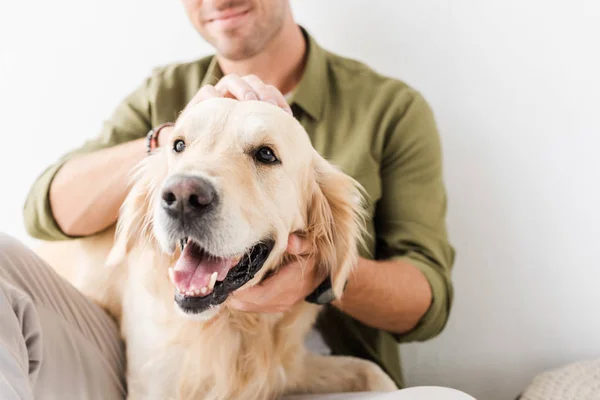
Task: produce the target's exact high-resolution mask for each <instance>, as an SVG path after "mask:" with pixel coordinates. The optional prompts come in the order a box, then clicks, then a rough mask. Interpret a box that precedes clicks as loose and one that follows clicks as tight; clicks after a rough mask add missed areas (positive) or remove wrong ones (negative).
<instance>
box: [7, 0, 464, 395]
mask: <svg viewBox="0 0 600 400" xmlns="http://www.w3.org/2000/svg"><path fill="white" fill-rule="evenodd" d="M183 4H184V6H185V9H186V12H187V15H188V17H189V19H190V21H191V23H192V24H193V25H194V27H195V28H196V29H197V30H198V32H199V33H200V34H201V35H202V36H203V37H204V38H205V39H206V40H207V41H208V42H209V43H211V44H212V45H213V46H214V47H215V49H216V55H215V56H214V57H213V56H211V57H206V58H202V59H200V60H197V61H194V62H190V63H183V64H174V65H169V66H167V67H164V68H160V69H157V70H156V71H155V72H154V73H153V74H152V76H150V77H149V78H148V79H147V80H145V81H144V82H143V83H142V84H141V85H140V86H139V87H138V88H137V89H136V90H135V91H134V92H133V93H131V94H130V95H129V96H127V98H126V99H124V101H123V102H122V103H121V104H120V105H119V106H118V107H117V109H116V110H115V112H114V114H113V115H112V117H111V118H110V119H109V120H108V121H107V122H106V123H105V125H104V127H103V129H102V131H101V132H100V135H99V136H98V138H97V139H94V140H91V141H89V142H87V143H86V144H85V145H84V146H82V147H81V148H79V149H77V150H75V151H73V152H71V153H69V154H67V155H65V156H64V157H62V158H61V159H60V160H59V161H58V162H57V163H56V164H55V165H53V166H51V167H49V168H48V169H47V170H46V171H45V172H44V173H43V174H41V175H40V177H39V178H38V179H37V181H36V182H35V184H34V185H33V187H32V189H31V192H30V194H29V196H28V198H27V201H26V204H25V209H24V215H25V222H26V226H27V229H28V231H29V233H30V234H31V235H32V236H34V237H36V238H39V239H44V240H66V239H70V238H76V237H82V236H86V235H92V234H94V233H97V232H100V231H102V230H103V229H105V228H107V227H109V226H111V225H112V224H114V223H115V221H116V219H117V214H118V209H119V207H120V205H121V203H122V202H123V200H124V198H125V196H126V193H127V189H128V184H127V178H128V174H129V172H130V171H131V169H132V167H133V166H134V165H135V164H136V163H137V162H139V161H140V160H141V159H142V158H143V157H145V155H146V139H145V138H146V135H147V133H148V132H149V131H150V130H151V129H153V128H157V127H159V126H161V125H162V124H163V123H165V122H172V121H174V120H176V119H177V117H178V115H179V114H180V113H181V112H182V110H184V109H185V107H186V106H189V105H190V104H195V103H196V102H199V101H203V100H205V99H207V98H210V97H220V96H228V97H234V98H237V99H239V100H240V101H244V100H262V101H268V102H271V103H273V104H275V105H278V106H280V107H282V108H283V109H285V110H286V111H288V112H290V113H293V115H294V116H295V117H296V118H297V119H298V120H299V121H300V123H301V124H302V125H303V126H304V128H305V129H306V131H307V132H308V134H309V135H310V138H311V140H312V143H313V145H314V146H315V148H316V149H317V150H318V151H319V152H320V153H321V154H322V155H323V156H324V157H326V158H327V159H329V160H331V161H332V162H333V163H334V164H336V165H338V166H340V167H341V168H342V170H344V171H345V172H346V173H348V174H350V175H352V176H353V177H354V178H356V179H357V180H358V181H359V182H360V183H361V184H362V185H363V186H364V187H365V189H366V191H367V193H368V211H369V215H370V218H369V219H368V221H367V230H368V232H369V234H370V237H369V238H367V246H366V247H367V248H366V249H362V248H361V256H362V257H361V259H360V261H359V264H358V267H357V270H356V272H355V273H354V274H353V275H352V276H351V278H350V280H349V281H348V284H347V287H346V289H345V292H344V301H343V303H340V302H338V301H337V300H336V299H334V300H332V301H330V302H329V303H328V304H327V305H326V306H325V310H324V312H323V313H322V315H321V316H320V318H319V320H318V323H317V327H316V330H315V333H316V334H315V336H314V339H315V342H314V344H312V348H313V350H314V351H325V352H331V353H334V354H343V355H353V356H357V357H362V358H366V359H370V360H373V361H374V362H376V363H378V364H379V365H380V366H381V367H382V368H383V369H384V370H385V371H386V372H387V373H388V374H389V375H390V376H391V377H392V378H393V379H394V380H395V381H396V383H397V384H398V386H399V387H402V386H403V384H404V383H403V380H402V372H401V368H400V362H399V358H398V357H399V356H398V350H397V343H401V342H408V341H416V340H427V339H429V338H431V337H433V336H435V335H437V334H439V333H440V332H441V331H442V329H443V328H444V326H445V324H446V322H447V319H448V315H449V311H450V307H451V302H452V284H451V279H450V271H451V267H452V264H453V261H454V251H453V249H452V247H451V246H450V244H449V243H448V239H447V233H446V227H445V221H444V219H445V213H446V196H445V190H444V186H443V182H442V166H441V154H440V153H441V151H440V143H439V137H438V133H437V130H436V126H435V122H434V119H433V116H432V113H431V111H430V109H429V107H428V105H427V103H426V102H425V100H424V99H423V98H422V97H421V96H420V95H419V93H417V92H416V91H414V90H413V89H411V88H409V87H408V86H407V85H405V84H403V83H402V82H400V81H397V80H394V79H391V78H387V77H384V76H381V75H379V74H377V73H376V72H374V71H373V70H371V69H370V68H368V67H367V66H365V65H363V64H360V63H358V62H355V61H352V60H349V59H345V58H342V57H340V56H337V55H334V54H332V53H329V52H327V51H326V50H324V49H322V48H321V47H320V46H319V45H318V44H317V42H316V41H315V40H314V39H313V38H312V37H311V36H310V35H309V34H308V33H307V32H306V31H305V30H304V29H302V28H301V27H299V26H298V25H297V24H296V23H295V22H294V19H293V16H292V13H291V9H290V4H289V1H287V0H239V1H233V2H232V1H219V0H215V1H202V0H183ZM213 85H214V86H213ZM282 94H284V95H285V96H286V98H287V102H286V100H285V99H284V97H283V95H282ZM288 103H289V104H290V105H291V106H288V105H287V104H288ZM161 128H162V129H161V130H160V134H159V135H158V145H159V146H160V145H161V144H162V143H164V142H165V141H166V139H165V138H167V137H168V135H169V129H170V128H169V127H162V126H161ZM7 240H8V239H7ZM9 242H10V241H9ZM11 243H12V242H11ZM5 247H8V248H10V249H11V251H12V252H13V253H14V252H19V254H21V256H22V252H24V249H22V248H20V247H19V245H18V244H14V243H12V244H8V245H5ZM307 250H309V249H308V248H307V244H306V243H303V242H302V240H301V239H300V238H299V237H297V236H290V242H289V247H288V251H289V252H291V253H295V254H304V253H305V252H307ZM7 254H8V253H7ZM8 257H9V259H8V260H6V259H5V260H4V264H3V265H2V267H3V268H4V267H5V265H14V264H15V263H14V261H11V259H10V255H9V256H8ZM25 259H27V260H29V261H30V262H31V263H35V264H36V265H37V264H39V262H38V261H39V260H35V261H34V260H32V259H30V258H28V257H25ZM22 260H23V258H22V257H21V264H22V263H23V261H22ZM0 261H2V260H0ZM307 261H308V262H307V263H306V266H305V267H304V270H302V267H301V264H300V262H299V263H292V264H289V265H286V266H285V267H284V268H282V269H281V270H280V272H279V273H278V274H277V275H275V276H273V277H272V278H270V279H269V280H267V281H266V282H265V283H264V284H263V285H260V286H259V287H256V288H252V289H250V290H247V291H245V292H242V293H236V294H235V296H234V297H233V298H232V299H231V304H232V305H234V306H235V307H238V308H240V309H243V310H247V311H253V312H273V311H281V310H285V309H287V308H289V307H291V306H292V305H293V304H295V303H297V302H299V301H306V300H305V298H306V297H307V296H309V295H311V293H314V292H315V290H316V289H317V288H320V289H322V288H325V289H327V287H326V282H321V281H320V280H319V279H318V278H317V277H316V275H315V274H314V273H312V272H314V270H315V268H314V267H315V266H314V265H312V264H311V263H310V260H307ZM38 267H39V266H38ZM38 267H36V268H38ZM44 267H45V266H42V267H39V268H44ZM14 268H16V267H13V270H14ZM12 274H13V275H12V277H13V278H11V271H9V272H8V275H9V278H5V279H8V280H9V282H10V283H11V285H12V287H13V289H14V287H16V290H17V292H18V289H19V285H22V284H23V282H22V280H21V281H18V282H16V283H15V279H14V271H12ZM0 277H1V276H0ZM10 279H13V280H12V281H11V280H10ZM53 281H54V279H53ZM56 281H57V282H58V280H56ZM299 282H301V286H302V288H303V291H302V292H301V293H299V292H298V290H297V287H298V283H299ZM54 284H56V285H60V284H61V283H53V285H54ZM25 292H27V293H31V291H28V290H25ZM69 294H70V295H71V293H70V292H69ZM15 296H16V297H18V295H15ZM77 301H81V299H78V300H77ZM35 303H36V302H35V301H33V304H34V305H35ZM58 314H60V312H58ZM78 318H85V317H84V316H81V315H78V316H77V317H76V319H78ZM88 318H99V319H102V318H103V317H100V316H98V315H97V310H94V312H92V313H91V314H90V316H89V317H88ZM111 329H112V328H111ZM42 330H43V327H42ZM105 330H106V329H105ZM93 339H94V340H95V341H96V342H97V343H100V344H102V339H97V338H96V337H95V336H94V338H93ZM311 343H312V342H311ZM71 350H72V351H77V349H74V350H73V349H71ZM96 353H98V352H95V353H94V354H96ZM113 353H114V354H113ZM117 353H118V352H117V351H116V350H115V349H114V348H111V351H110V352H109V354H108V355H106V354H105V356H106V357H107V358H106V359H105V360H103V363H104V364H106V365H104V367H106V368H108V370H109V372H110V371H112V372H110V373H109V374H108V375H111V374H112V375H111V376H112V377H109V378H106V379H107V385H108V386H110V385H113V386H115V387H117V388H116V389H113V390H114V391H113V393H118V392H119V391H121V390H122V388H120V387H119V385H122V382H120V381H119V379H116V378H115V376H118V375H119V373H121V372H122V370H121V368H122V365H121V364H120V363H122V358H121V357H122V356H121V355H119V354H117ZM79 361H81V360H79ZM86 362H87V361H86ZM111 363H112V364H111ZM84 364H85V363H84ZM115 364H118V366H117V367H115V366H114V365H115ZM107 365H108V366H107ZM30 367H31V366H30ZM82 368H83V367H82ZM90 368H91V367H90ZM113 372H114V373H113ZM74 373H77V372H74ZM30 375H31V374H30ZM84 375H85V374H84ZM38 379H39V377H38ZM81 379H83V380H85V379H92V378H91V377H87V376H83V377H82V378H81ZM90 387H94V385H93V384H90ZM105 387H107V386H106V385H105ZM88 394H89V393H88Z"/></svg>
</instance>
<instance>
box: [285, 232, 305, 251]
mask: <svg viewBox="0 0 600 400" xmlns="http://www.w3.org/2000/svg"><path fill="white" fill-rule="evenodd" d="M310 251H311V245H310V242H309V241H308V239H306V238H303V237H301V236H299V235H297V234H295V233H292V234H291V235H290V236H289V237H288V246H287V252H288V253H289V254H292V255H294V256H300V255H306V254H310Z"/></svg>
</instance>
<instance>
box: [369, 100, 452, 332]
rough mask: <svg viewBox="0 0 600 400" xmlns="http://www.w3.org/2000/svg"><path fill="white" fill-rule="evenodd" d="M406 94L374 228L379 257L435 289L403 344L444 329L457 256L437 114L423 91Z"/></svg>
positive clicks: (390, 138) (387, 147)
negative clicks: (414, 271)
mask: <svg viewBox="0 0 600 400" xmlns="http://www.w3.org/2000/svg"><path fill="white" fill-rule="evenodd" d="M403 92H404V93H403V95H402V96H400V97H401V98H402V104H401V105H400V107H399V108H400V110H402V112H401V115H400V116H399V118H397V121H395V122H394V123H393V124H390V126H391V127H392V128H391V129H390V130H389V132H388V134H387V135H386V138H385V143H384V147H383V154H382V164H381V179H382V182H381V187H382V196H381V198H380V200H379V202H378V205H377V209H376V217H375V226H376V230H377V234H376V240H377V247H376V248H377V254H378V257H377V258H379V259H397V260H404V261H406V262H407V263H410V264H411V265H413V266H415V267H416V268H418V269H419V270H420V271H421V272H422V273H423V275H424V276H425V278H426V279H427V281H428V282H429V285H430V287H431V291H432V303H431V305H430V307H429V309H428V310H427V312H426V313H425V315H424V316H423V317H422V319H421V320H420V322H419V323H418V325H417V326H416V327H415V328H414V329H413V330H412V331H410V332H407V333H405V334H402V335H397V334H394V337H395V338H396V340H397V341H398V342H410V341H423V340H427V339H430V338H432V337H434V336H436V335H437V334H439V333H440V332H441V331H442V330H443V329H444V327H445V325H446V322H447V320H448V317H449V313H450V308H451V304H452V299H453V286H452V282H451V276H450V275H451V268H452V264H453V262H454V256H455V252H454V249H453V247H452V246H451V245H450V243H449V241H448V235H447V231H446V222H445V218H446V209H447V199H446V192H445V188H444V184H443V179H442V178H443V177H442V156H441V144H440V138H439V134H438V130H437V127H436V124H435V121H434V116H433V113H432V111H431V109H430V107H429V106H428V104H427V103H426V101H425V99H424V98H423V97H422V96H421V95H420V94H419V93H417V92H415V91H414V90H406V91H403ZM407 92H408V93H407Z"/></svg>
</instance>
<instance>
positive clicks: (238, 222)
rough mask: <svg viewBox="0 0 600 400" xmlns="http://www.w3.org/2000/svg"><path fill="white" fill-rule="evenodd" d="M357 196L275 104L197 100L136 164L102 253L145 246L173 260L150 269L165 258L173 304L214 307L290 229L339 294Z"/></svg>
mask: <svg viewBox="0 0 600 400" xmlns="http://www.w3.org/2000/svg"><path fill="white" fill-rule="evenodd" d="M361 194H362V193H361V190H360V186H359V185H358V184H357V182H356V181H354V180H353V179H352V178H350V177H349V176H347V175H345V174H344V173H342V172H340V171H339V170H338V169H336V168H335V167H333V166H332V165H331V164H330V163H329V162H327V161H326V160H324V159H323V158H322V157H321V156H320V155H319V154H318V153H317V152H316V151H315V150H314V148H313V147H312V145H311V143H310V140H309V138H308V136H307V134H306V132H305V131H304V129H303V128H302V126H301V125H300V124H299V123H298V122H297V121H296V120H295V119H294V118H293V117H291V116H290V115H288V114H287V113H285V112H284V111H283V110H281V109H279V108H277V107H274V106H272V105H270V104H267V103H264V102H258V101H250V102H239V101H236V100H231V99H215V100H209V101H205V102H202V103H200V104H199V105H197V106H195V107H193V108H192V109H190V110H188V111H186V113H185V114H184V115H182V117H181V118H180V120H179V121H178V123H177V125H176V127H175V129H174V131H173V134H172V137H171V139H170V143H169V144H168V145H167V146H163V148H162V149H160V150H159V151H157V152H156V153H155V154H153V155H152V156H150V157H148V158H147V159H146V160H144V162H143V163H142V164H141V165H140V168H139V170H138V171H137V174H136V175H135V180H134V181H133V186H132V188H131V191H130V193H129V195H128V197H127V199H126V200H125V203H124V205H123V207H122V209H121V214H120V217H119V223H118V230H117V236H116V241H115V246H114V248H113V252H112V255H111V257H112V259H113V260H114V259H115V258H120V257H123V256H124V255H125V254H127V253H128V252H129V251H130V250H131V249H132V248H133V247H134V246H139V245H143V244H144V243H146V244H147V243H149V244H150V245H151V246H154V247H155V249H154V251H161V252H165V253H167V254H171V255H172V256H173V258H174V260H175V261H174V265H172V266H161V268H164V270H162V271H161V272H162V274H163V276H164V277H166V276H167V267H172V268H169V269H168V276H169V278H170V281H171V283H172V284H173V286H174V292H175V295H174V296H175V302H176V303H177V305H178V307H179V308H180V309H181V310H182V311H184V312H185V313H187V314H192V315H193V314H199V313H204V312H205V311H207V310H209V309H211V312H210V313H207V314H214V312H215V311H216V310H218V307H219V305H220V304H221V303H223V302H224V301H225V300H226V299H227V296H228V295H229V294H230V293H231V292H233V291H235V290H237V289H239V288H240V287H242V286H245V285H248V286H249V285H254V284H256V283H257V282H260V281H261V279H262V278H263V277H265V275H266V274H268V273H270V272H272V271H273V270H274V269H276V268H277V267H278V266H279V265H280V264H281V262H282V260H283V257H284V256H285V251H286V248H287V244H288V236H289V234H290V233H292V232H301V233H302V234H303V235H305V237H306V238H308V240H310V241H311V243H312V245H313V255H314V257H315V258H316V260H317V265H318V266H319V268H323V269H325V270H326V271H327V273H328V274H329V275H330V277H331V279H332V283H333V287H334V291H335V293H336V295H337V296H339V295H340V294H341V292H342V290H343V287H344V285H345V282H346V280H347V277H348V275H349V273H350V271H351V269H352V267H353V266H354V264H355V262H356V260H357V255H358V244H359V242H360V240H361V235H362V233H363V230H362V213H363V210H362V208H361V199H362V197H361ZM140 267H143V266H140ZM205 315H206V314H205Z"/></svg>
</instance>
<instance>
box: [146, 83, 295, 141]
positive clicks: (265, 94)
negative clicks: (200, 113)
mask: <svg viewBox="0 0 600 400" xmlns="http://www.w3.org/2000/svg"><path fill="white" fill-rule="evenodd" d="M221 97H226V98H232V99H237V100H240V101H244V100H260V101H265V102H267V103H270V104H273V105H274V106H278V107H280V108H281V109H283V110H284V111H285V112H287V113H289V114H290V115H292V109H291V108H290V106H289V104H288V103H287V102H286V101H285V97H283V94H281V92H280V91H279V90H278V89H277V88H276V87H275V86H273V85H267V84H265V83H264V82H263V81H261V80H260V79H259V78H258V77H257V76H255V75H246V76H243V77H240V76H238V75H236V74H229V75H226V76H224V77H223V78H222V79H221V80H220V81H219V82H218V83H217V84H216V85H215V86H213V85H204V86H202V87H201V88H200V90H198V92H197V93H196V94H195V95H194V97H193V98H192V100H190V102H189V103H188V105H187V106H185V108H184V109H183V111H182V112H181V115H183V114H184V113H185V112H186V111H187V110H188V109H189V108H190V107H193V106H194V105H196V104H198V103H200V102H202V101H204V100H208V99H214V98H221ZM172 131H173V128H171V127H166V128H163V129H162V130H161V131H160V135H159V136H158V146H159V147H163V146H164V145H166V144H167V143H168V142H169V139H170V137H171V132H172Z"/></svg>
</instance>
